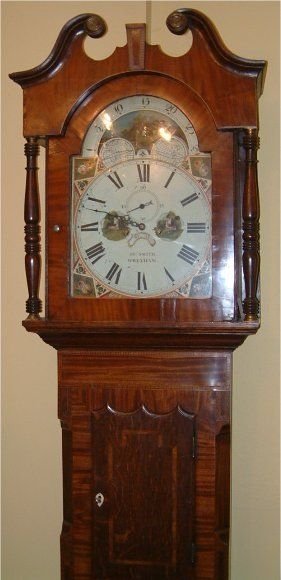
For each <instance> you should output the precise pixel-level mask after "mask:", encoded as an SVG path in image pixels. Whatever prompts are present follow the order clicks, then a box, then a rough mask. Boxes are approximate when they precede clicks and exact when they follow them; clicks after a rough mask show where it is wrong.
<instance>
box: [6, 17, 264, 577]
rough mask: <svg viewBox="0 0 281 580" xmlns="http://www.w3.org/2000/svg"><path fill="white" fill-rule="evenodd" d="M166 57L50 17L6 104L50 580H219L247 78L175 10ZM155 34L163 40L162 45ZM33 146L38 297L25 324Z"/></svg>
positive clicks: (133, 38)
mask: <svg viewBox="0 0 281 580" xmlns="http://www.w3.org/2000/svg"><path fill="white" fill-rule="evenodd" d="M167 27H168V29H169V31H170V32H171V33H172V34H184V33H185V32H186V31H187V30H190V31H191V32H192V36H193V41H192V47H191V48H190V50H189V51H187V52H186V54H184V55H183V56H181V57H177V58H174V57H171V56H167V55H165V54H164V53H163V52H162V51H161V49H160V48H159V47H158V46H153V45H149V44H148V43H146V41H145V25H144V24H128V25H127V26H126V29H127V44H126V46H123V47H121V48H120V47H118V48H116V50H115V52H114V53H113V54H112V55H111V56H110V57H109V58H107V59H105V60H103V61H95V60H93V59H91V58H90V57H88V56H87V55H86V54H85V52H84V49H83V43H84V40H85V37H86V36H87V35H89V36H91V37H93V38H98V37H100V36H102V35H103V34H104V33H105V31H106V25H105V23H104V21H103V20H102V19H101V18H100V17H99V16H97V15H94V14H82V15H80V16H77V17H75V18H73V19H72V20H70V21H69V22H67V24H66V25H65V26H64V28H63V29H62V31H61V33H60V35H59V37H58V40H57V42H56V44H55V46H54V49H53V51H52V52H51V54H50V55H49V57H48V58H47V59H46V60H45V61H44V62H43V63H42V64H41V65H39V66H37V67H36V68H34V69H31V70H28V71H25V72H19V73H13V74H11V75H10V76H11V78H12V79H13V80H14V81H15V82H17V83H18V84H20V85H21V87H22V88H23V94H24V111H25V114H24V136H25V138H26V145H25V155H26V158H27V179H26V197H25V222H26V226H25V235H26V238H25V239H26V276H27V283H28V299H27V303H26V304H27V306H26V309H27V313H28V317H27V319H26V320H25V321H24V322H23V324H24V326H25V328H26V329H27V330H28V331H29V332H35V333H37V334H38V335H39V336H40V337H41V338H42V339H43V340H44V341H45V342H47V343H48V344H50V345H52V346H53V347H54V348H55V349H57V351H58V385H59V418H60V421H61V426H62V447H63V493H64V519H63V525H62V533H61V577H62V578H63V579H64V580H82V579H83V580H90V579H92V580H105V579H107V580H108V579H112V580H113V579H114V580H117V579H118V578H119V579H120V580H126V579H129V578H134V579H135V580H137V579H138V580H147V579H148V578H149V579H151V580H156V579H159V580H160V579H161V580H163V579H164V578H167V579H169V580H171V579H177V580H181V579H182V580H184V579H190V580H191V579H197V580H203V579H210V580H226V579H227V578H228V537H229V479H230V477H229V473H230V397H231V382H232V370H231V366H232V352H233V350H234V349H235V348H236V347H238V346H239V345H241V344H242V343H243V341H244V340H245V338H246V337H247V336H248V335H250V334H254V333H255V332H256V331H257V330H258V328H259V199H258V184H257V149H258V146H259V142H258V111H257V99H258V97H259V96H260V95H261V93H262V88H263V81H264V76H265V69H266V63H265V62H264V61H252V60H248V59H243V58H240V57H238V56H235V55H234V54H232V53H231V52H230V51H229V50H228V49H227V48H226V47H225V46H224V44H223V42H222V40H221V39H220V37H219V35H218V32H217V31H216V29H215V27H214V26H213V24H212V23H211V22H210V20H209V19H208V18H207V17H206V16H204V15H203V14H201V13H200V12H198V11H196V10H189V9H181V10H177V11H175V12H173V13H172V14H171V15H170V16H169V17H168V19H167ZM167 33H168V32H167ZM40 146H42V147H44V148H45V150H46V248H47V249H46V255H45V260H44V261H45V264H46V280H47V283H46V296H45V317H44V318H42V317H41V316H40V312H41V309H42V302H41V299H40V298H39V283H40V268H41V256H40V224H39V220H40V218H39V215H40V211H39V205H40V204H39V192H38V184H37V170H38V165H37V161H38V155H39V149H40Z"/></svg>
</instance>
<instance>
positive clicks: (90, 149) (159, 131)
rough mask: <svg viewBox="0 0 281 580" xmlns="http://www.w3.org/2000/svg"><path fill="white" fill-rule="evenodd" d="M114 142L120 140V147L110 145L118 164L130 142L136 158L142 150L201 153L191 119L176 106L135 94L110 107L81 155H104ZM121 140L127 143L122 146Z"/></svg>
mask: <svg viewBox="0 0 281 580" xmlns="http://www.w3.org/2000/svg"><path fill="white" fill-rule="evenodd" d="M111 139H120V142H119V144H117V142H116V143H113V144H112V146H111V145H109V148H110V150H111V152H112V153H113V150H114V159H116V161H115V162H118V161H121V160H122V157H121V155H122V154H123V152H124V151H126V150H127V149H128V142H129V143H131V144H132V146H133V149H134V151H135V155H138V153H140V154H141V153H142V151H145V152H146V155H147V153H148V154H151V152H152V149H153V148H154V149H155V147H156V150H157V148H158V149H160V150H161V151H160V153H161V154H162V155H165V154H166V153H167V152H168V151H173V153H174V155H175V156H183V155H184V154H185V153H186V154H187V153H189V154H195V153H198V151H199V150H198V140H197V136H196V133H195V130H194V127H193V125H192V123H191V121H190V120H189V119H188V117H187V116H186V115H185V114H184V113H183V112H182V111H181V110H180V109H179V108H178V107H177V106H175V105H174V104H172V103H170V102H169V101H167V100H166V99H162V98H160V97H156V96H153V95H134V96H131V97H126V98H124V99H119V100H118V101H115V102H114V103H111V104H110V105H108V106H107V107H106V109H104V110H103V111H102V112H101V113H100V114H99V115H98V116H97V117H96V118H95V119H94V121H93V122H92V123H91V125H90V126H89V128H88V131H87V133H86V135H85V138H84V142H83V147H82V155H83V156H85V157H86V156H88V157H91V156H94V155H99V156H103V151H104V145H105V144H106V143H108V144H109V143H110V140H111ZM121 139H124V140H126V141H127V143H125V142H123V143H122V142H121ZM157 142H158V144H157ZM165 142H166V147H165ZM161 143H162V147H161ZM119 145H120V158H119V159H118V158H117V151H118V149H119ZM168 155H169V153H168ZM112 161H113V158H112Z"/></svg>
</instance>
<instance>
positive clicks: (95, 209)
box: [74, 158, 211, 297]
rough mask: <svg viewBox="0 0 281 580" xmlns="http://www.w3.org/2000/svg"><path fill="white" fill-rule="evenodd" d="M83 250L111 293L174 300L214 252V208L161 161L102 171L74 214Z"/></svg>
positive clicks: (182, 174) (186, 176) (184, 174)
mask: <svg viewBox="0 0 281 580" xmlns="http://www.w3.org/2000/svg"><path fill="white" fill-rule="evenodd" d="M74 228H75V238H76V245H77V250H78V253H79V256H80V259H81V261H82V262H83V264H84V265H85V267H86V270H87V271H88V273H89V274H90V275H92V276H93V277H94V278H95V279H96V280H97V281H99V282H100V283H101V284H103V285H104V286H105V287H107V288H110V289H112V290H113V291H114V292H118V294H121V295H126V296H132V297H152V296H159V295H166V294H168V293H169V292H172V291H174V290H176V289H178V288H180V287H181V286H183V285H185V284H186V283H187V282H188V281H189V280H191V279H192V278H193V277H194V276H195V275H196V274H197V273H198V272H199V271H200V269H201V268H202V265H203V264H204V262H205V260H206V256H207V254H208V253H209V250H210V240H211V225H210V207H209V202H208V200H207V198H206V195H205V193H204V191H203V190H202V189H201V187H200V186H199V185H198V183H197V182H196V180H195V179H194V178H193V177H192V176H191V175H190V174H188V173H187V172H186V171H184V170H183V169H180V168H179V167H177V166H176V165H174V166H172V165H170V164H168V163H165V162H163V161H160V160H158V161H156V160H153V159H147V158H146V159H144V160H139V159H138V158H136V159H134V160H127V161H122V162H121V163H119V164H116V165H114V167H113V168H112V170H105V171H102V172H101V173H99V174H98V175H97V176H96V178H95V179H94V180H93V181H92V182H91V184H90V185H89V186H88V188H87V190H86V191H85V192H84V194H83V195H82V197H81V199H80V202H79V204H78V207H77V210H76V214H75V216H74Z"/></svg>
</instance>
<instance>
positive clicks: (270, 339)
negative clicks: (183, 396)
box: [2, 0, 280, 580]
mask: <svg viewBox="0 0 281 580" xmlns="http://www.w3.org/2000/svg"><path fill="white" fill-rule="evenodd" d="M183 6H186V7H192V8H196V9H198V10H201V11H203V12H205V13H206V14H207V15H208V16H209V17H210V18H211V19H212V20H213V22H214V24H215V25H216V27H217V28H218V30H219V32H220V34H221V36H222V38H223V40H224V42H225V44H226V45H227V46H228V48H229V49H230V50H232V52H234V53H236V54H238V55H240V56H242V57H247V58H254V59H265V60H268V61H269V68H268V73H267V77H266V82H265V91H264V95H263V96H262V98H261V99H260V120H261V126H260V134H261V149H260V152H259V161H260V163H259V183H260V193H261V212H262V214H261V215H262V219H261V247H262V252H261V254H262V273H261V286H262V296H263V300H262V304H263V308H262V329H261V330H260V331H259V333H258V334H257V335H256V336H254V337H251V338H248V339H247V341H246V343H244V345H243V346H242V347H240V349H238V350H237V351H236V352H235V353H234V388H233V445H232V536H231V580H265V579H268V580H277V579H278V578H279V540H278V534H279V504H278V498H279V489H278V480H279V470H278V462H279V437H278V433H279V431H278V418H279V324H278V323H279V301H278V300H279V272H278V267H279V245H280V242H279V106H280V105H279V2H256V1H253V2H227V1H223V2H200V1H198V2H186V1H184V0H183V1H182V2H163V1H159V2H158V1H155V2H138V1H137V2H118V1H111V2H109V1H103V2H84V1H81V2H68V1H66V2H13V1H12V2H2V55H3V67H2V70H3V81H2V82H3V84H2V86H3V117H2V125H3V126H2V130H3V133H2V168H3V174H4V175H3V185H2V192H3V196H2V198H3V260H2V267H3V339H4V347H3V426H4V430H3V511H2V513H3V529H4V533H3V573H2V574H3V575H2V580H58V579H59V577H60V576H59V534H60V529H61V523H62V482H61V442H60V441H61V434H60V425H59V421H58V420H57V418H56V415H57V384H56V352H55V350H53V349H52V348H51V347H49V346H47V345H45V344H44V343H43V342H42V341H40V339H39V338H38V337H37V336H36V335H32V334H28V333H26V331H25V330H24V329H23V328H22V327H21V320H22V319H23V318H24V317H25V300H26V297H27V290H26V283H25V273H24V242H23V199H24V184H25V170H24V168H25V158H24V153H23V146H24V140H23V138H22V137H21V135H22V91H21V89H20V87H19V86H17V85H15V84H14V83H13V82H12V81H10V80H9V79H8V78H7V75H8V73H9V72H14V71H19V70H25V69H28V68H32V67H33V66H36V65H38V64H39V63H41V62H42V61H43V60H44V59H45V58H46V57H47V56H48V54H49V53H50V51H51V49H52V47H53V45H54V42H55V40H56V38H57V36H58V33H59V31H60V29H61V28H62V26H63V25H64V24H65V22H66V21H67V20H69V19H70V18H72V17H73V16H75V15H77V14H81V13H83V12H95V13H97V14H100V15H101V16H103V17H104V18H105V20H106V21H107V23H108V33H107V34H106V36H105V37H103V38H102V39H100V40H96V41H93V40H90V41H87V46H86V48H87V51H89V52H90V54H91V55H92V56H95V58H104V57H106V56H108V55H109V54H110V53H111V52H112V51H113V50H114V47H115V45H116V44H117V45H123V44H125V43H126V36H125V27H124V23H125V22H144V21H145V20H146V17H148V18H149V19H150V22H148V31H147V38H148V40H149V41H152V42H153V43H155V44H161V46H162V49H163V50H164V51H166V52H170V53H174V54H178V53H183V52H185V47H186V46H187V44H188V38H187V37H178V38H176V37H175V36H173V35H171V34H170V33H169V32H168V30H167V29H166V27H165V20H166V17H167V15H168V14H170V12H172V10H174V9H175V8H179V7H183ZM42 106H43V103H42ZM40 167H41V170H40V181H41V194H43V191H44V150H41V156H40ZM42 200H43V195H42ZM43 290H44V286H43V284H42V285H41V297H43ZM124 580H125V579H124Z"/></svg>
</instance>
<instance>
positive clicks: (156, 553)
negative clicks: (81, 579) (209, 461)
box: [92, 406, 195, 580]
mask: <svg viewBox="0 0 281 580" xmlns="http://www.w3.org/2000/svg"><path fill="white" fill-rule="evenodd" d="M194 423H195V421H194V416H193V415H191V414H187V413H186V412H185V411H183V409H181V408H180V407H177V408H176V409H175V410H173V411H172V412H170V413H166V414H152V413H150V412H149V410H147V409H146V408H145V406H142V407H141V408H140V409H138V410H137V411H136V412H133V413H120V412H116V411H115V410H113V409H111V408H110V407H109V406H107V408H105V409H103V410H101V411H97V412H94V413H93V414H92V442H93V445H92V449H93V458H92V465H93V571H92V578H93V579H94V580H103V579H109V578H110V579H116V580H117V579H118V578H119V579H122V580H125V579H130V578H133V579H136V580H137V579H140V580H144V579H145V578H147V579H148V578H149V579H151V580H158V579H159V580H160V579H164V578H167V579H172V578H174V579H177V580H180V579H184V578H185V579H186V578H193V574H192V569H193V566H192V556H193V539H194V538H193V521H194V517H193V511H192V510H193V506H194V452H193V450H194V436H195V425H194Z"/></svg>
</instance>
